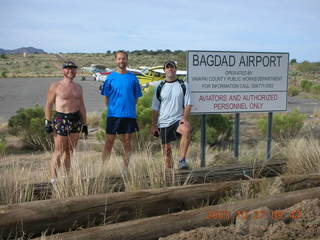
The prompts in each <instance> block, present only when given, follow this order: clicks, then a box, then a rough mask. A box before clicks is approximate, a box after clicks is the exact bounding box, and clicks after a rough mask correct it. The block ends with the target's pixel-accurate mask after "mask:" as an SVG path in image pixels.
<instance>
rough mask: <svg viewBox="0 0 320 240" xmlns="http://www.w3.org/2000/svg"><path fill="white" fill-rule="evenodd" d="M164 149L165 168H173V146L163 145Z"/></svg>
mask: <svg viewBox="0 0 320 240" xmlns="http://www.w3.org/2000/svg"><path fill="white" fill-rule="evenodd" d="M162 148H163V155H164V161H165V167H166V168H173V160H172V150H171V145H170V144H169V143H167V144H163V145H162Z"/></svg>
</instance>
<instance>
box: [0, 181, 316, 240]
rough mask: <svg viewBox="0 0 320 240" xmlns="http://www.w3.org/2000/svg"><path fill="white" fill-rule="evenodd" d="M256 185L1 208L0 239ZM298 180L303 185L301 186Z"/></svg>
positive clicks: (183, 206) (158, 210) (184, 206)
mask: <svg viewBox="0 0 320 240" xmlns="http://www.w3.org/2000/svg"><path fill="white" fill-rule="evenodd" d="M268 181H270V183H272V182H273V181H277V182H278V183H277V186H281V187H282V188H283V190H284V191H286V190H288V189H292V188H295V189H299V188H300V189H303V188H305V187H306V186H309V187H311V186H320V176H319V175H318V176H316V175H312V176H310V177H308V176H296V177H289V178H286V177H278V178H276V179H271V178H270V179H268ZM260 182H263V183H264V180H263V179H258V180H251V181H227V182H220V183H209V184H200V185H188V186H181V187H171V188H162V189H151V190H144V191H137V192H119V193H111V194H100V195H94V196H86V197H80V198H68V199H56V200H44V201H34V202H27V203H22V204H16V205H7V206H0V229H1V231H0V232H1V233H2V236H9V235H10V234H12V233H14V234H16V235H18V236H20V235H21V234H22V232H24V233H27V234H35V235H37V234H40V233H41V232H42V231H44V230H48V231H49V232H53V231H55V232H63V231H68V230H72V229H76V228H78V227H90V226H95V225H101V224H105V223H114V222H121V221H126V220H130V219H135V218H142V217H149V216H156V215H161V214H166V213H169V212H177V211H181V210H189V209H192V208H195V207H200V206H202V205H204V204H205V205H208V204H215V203H216V202H218V201H219V200H220V199H221V198H222V197H225V195H226V193H228V192H229V191H237V190H239V189H241V188H242V184H246V185H248V184H251V187H252V188H257V187H259V184H260ZM295 182H296V183H297V184H298V186H297V187H295V185H294V183H295ZM303 182H306V183H307V185H303ZM311 183H312V184H311ZM288 186H289V187H288Z"/></svg>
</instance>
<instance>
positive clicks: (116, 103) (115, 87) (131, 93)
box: [101, 72, 142, 118]
mask: <svg viewBox="0 0 320 240" xmlns="http://www.w3.org/2000/svg"><path fill="white" fill-rule="evenodd" d="M101 95H103V96H106V97H108V115H107V116H108V117H120V118H136V100H137V99H138V98H139V97H141V96H142V92H141V88H140V84H139V80H138V79H137V77H136V76H135V75H134V74H133V73H131V72H127V73H124V74H121V73H118V72H112V73H110V74H109V75H108V77H107V79H106V81H105V82H104V84H103V88H102V90H101Z"/></svg>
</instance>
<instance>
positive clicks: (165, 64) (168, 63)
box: [163, 60, 177, 68]
mask: <svg viewBox="0 0 320 240" xmlns="http://www.w3.org/2000/svg"><path fill="white" fill-rule="evenodd" d="M168 66H172V67H174V68H177V65H176V63H175V62H174V61H171V60H170V61H166V62H165V63H164V65H163V68H166V67H168Z"/></svg>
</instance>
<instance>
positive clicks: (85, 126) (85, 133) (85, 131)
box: [82, 125, 88, 139]
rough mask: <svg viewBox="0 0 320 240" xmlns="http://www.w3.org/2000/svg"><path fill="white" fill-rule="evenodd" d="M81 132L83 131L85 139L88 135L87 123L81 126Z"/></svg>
mask: <svg viewBox="0 0 320 240" xmlns="http://www.w3.org/2000/svg"><path fill="white" fill-rule="evenodd" d="M82 132H83V133H84V138H85V139H87V137H88V126H87V125H83V126H82Z"/></svg>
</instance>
